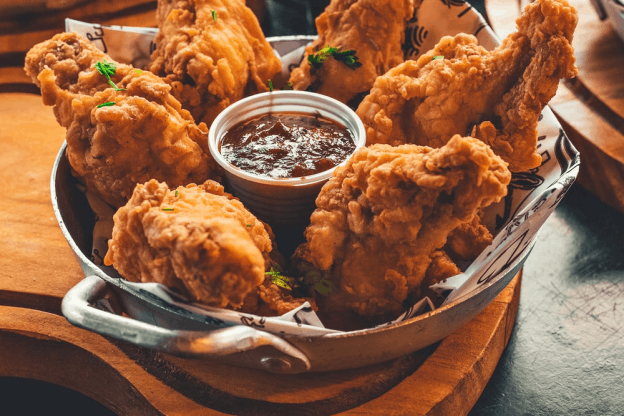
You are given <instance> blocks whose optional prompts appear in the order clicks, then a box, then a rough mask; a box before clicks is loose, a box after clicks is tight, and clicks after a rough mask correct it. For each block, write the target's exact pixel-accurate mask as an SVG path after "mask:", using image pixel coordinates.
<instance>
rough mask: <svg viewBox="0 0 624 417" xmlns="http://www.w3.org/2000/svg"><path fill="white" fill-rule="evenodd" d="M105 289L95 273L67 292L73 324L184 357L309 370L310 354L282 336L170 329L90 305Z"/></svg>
mask: <svg viewBox="0 0 624 417" xmlns="http://www.w3.org/2000/svg"><path fill="white" fill-rule="evenodd" d="M106 292H107V283H106V281H104V280H103V279H101V278H99V277H97V276H95V275H93V276H89V277H86V278H85V279H83V280H82V281H81V282H79V283H78V284H77V285H76V286H75V287H73V288H72V289H71V290H69V291H68V292H67V294H66V295H65V297H64V298H63V303H62V306H61V309H62V312H63V315H64V316H65V318H66V319H67V321H69V322H70V323H71V324H73V325H75V326H77V327H81V328H83V329H86V330H90V331H93V332H96V333H99V334H101V335H105V336H110V337H113V338H115V339H119V340H123V341H126V342H130V343H133V344H135V345H139V346H143V347H146V348H151V349H157V350H161V351H164V352H167V353H171V354H173V355H177V356H183V357H195V358H213V359H214V358H223V357H226V356H229V355H236V357H237V358H236V362H237V363H239V364H240V362H241V361H244V362H246V365H248V366H252V367H255V368H260V369H264V370H267V371H270V372H276V373H299V372H305V371H308V370H310V361H309V360H308V358H307V356H306V355H305V354H304V353H303V352H301V350H299V349H297V348H296V347H295V346H293V345H292V344H290V343H288V342H286V341H285V340H284V339H282V338H280V337H277V336H275V335H272V334H270V333H267V332H264V331H261V330H257V329H254V328H252V327H248V326H242V325H237V326H232V327H227V328H223V329H218V330H213V331H187V330H171V329H166V328H162V327H158V326H154V325H152V324H148V323H144V322H142V321H138V320H134V319H132V318H129V317H124V316H121V315H117V314H114V313H112V312H107V311H103V310H100V309H97V308H94V307H92V305H93V304H94V303H95V302H96V301H97V300H99V299H102V298H103V297H104V295H105V294H106Z"/></svg>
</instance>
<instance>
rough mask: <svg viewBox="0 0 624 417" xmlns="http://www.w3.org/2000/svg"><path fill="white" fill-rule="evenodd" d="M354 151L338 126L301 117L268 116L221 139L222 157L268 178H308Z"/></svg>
mask: <svg viewBox="0 0 624 417" xmlns="http://www.w3.org/2000/svg"><path fill="white" fill-rule="evenodd" d="M354 150H355V142H354V139H353V135H352V134H351V132H349V130H348V129H347V128H346V127H344V126H342V125H341V124H339V123H336V122H334V121H332V120H329V119H325V118H322V117H320V115H307V114H302V113H278V114H271V113H270V114H266V115H263V116H260V117H257V118H254V119H250V120H247V121H244V122H241V123H239V124H237V125H234V127H232V128H231V129H230V130H228V131H227V132H225V135H224V136H223V137H222V138H221V143H220V151H221V155H223V157H224V158H225V160H226V161H228V162H229V163H230V164H232V165H234V166H235V167H237V168H239V169H241V170H244V171H246V172H249V173H252V174H257V175H261V176H264V177H269V178H295V177H305V176H309V175H313V174H317V173H319V172H323V171H327V170H328V169H331V168H333V167H335V166H336V165H339V164H340V163H342V162H343V161H344V160H346V159H347V158H348V157H349V156H350V155H351V154H352V153H353V151H354Z"/></svg>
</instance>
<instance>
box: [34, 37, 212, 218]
mask: <svg viewBox="0 0 624 417" xmlns="http://www.w3.org/2000/svg"><path fill="white" fill-rule="evenodd" d="M103 60H106V62H108V63H112V62H113V61H112V60H111V59H110V58H109V57H108V56H107V55H105V54H104V53H103V52H101V51H100V50H99V49H97V48H96V47H95V46H94V45H93V44H92V43H90V42H89V41H87V40H85V39H83V38H82V37H81V36H79V35H77V34H75V33H62V34H59V35H56V36H54V37H53V38H52V39H51V40H48V41H45V42H42V43H40V44H38V45H35V46H34V47H33V48H32V49H31V50H30V52H28V54H27V56H26V66H25V71H26V73H27V74H28V75H29V76H30V77H32V79H33V82H35V83H36V84H37V86H39V88H41V95H42V97H43V102H44V104H46V105H48V106H54V114H55V116H56V119H57V120H58V122H59V124H60V125H61V126H63V127H65V128H67V136H66V140H67V158H68V160H69V163H70V165H71V166H72V168H73V170H74V171H75V172H74V174H75V175H77V176H78V177H79V178H81V179H82V180H83V181H84V182H85V184H86V187H87V190H89V191H92V192H95V193H97V194H99V195H100V196H102V198H103V199H104V200H105V201H106V202H107V203H108V204H111V205H112V206H115V207H120V206H122V205H124V204H125V203H126V202H127V201H128V199H129V198H130V196H131V195H132V191H133V190H134V187H135V185H136V184H137V183H143V182H146V181H148V180H150V179H152V178H155V179H157V180H159V181H165V182H167V184H169V185H171V186H172V187H176V186H179V185H186V184H188V183H191V182H204V181H205V180H206V179H208V178H212V179H219V178H220V170H219V168H218V165H217V164H216V162H215V161H214V159H213V158H212V156H211V155H210V152H209V150H208V144H207V128H206V125H204V124H200V125H199V126H197V125H196V124H195V122H194V121H193V118H192V117H191V114H190V113H189V112H188V111H186V110H184V109H182V107H181V105H180V103H179V102H178V101H177V100H176V99H175V98H174V97H173V96H172V95H171V94H170V90H171V87H170V86H169V85H168V84H167V83H165V82H164V81H162V80H161V79H160V78H159V77H157V76H155V75H154V74H152V73H150V72H148V71H143V72H140V71H135V69H134V68H132V67H131V66H129V65H124V64H116V70H115V74H114V75H113V76H112V77H111V78H112V81H113V82H114V83H115V84H116V85H117V87H118V88H122V90H119V91H116V90H115V89H114V88H113V87H112V86H111V85H110V84H109V83H108V80H107V78H106V77H105V76H104V75H102V74H100V73H99V72H98V71H97V70H96V69H95V63H96V62H98V61H100V62H102V61H103ZM104 103H114V104H112V105H108V106H106V105H105V106H103V107H98V106H100V105H102V104H104Z"/></svg>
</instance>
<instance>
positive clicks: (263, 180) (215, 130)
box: [208, 90, 366, 186]
mask: <svg viewBox="0 0 624 417" xmlns="http://www.w3.org/2000/svg"><path fill="white" fill-rule="evenodd" d="M271 97H272V98H277V99H280V98H288V99H291V100H292V101H293V103H296V104H298V105H300V106H309V108H310V114H314V113H315V112H318V111H319V110H321V111H323V110H325V109H324V108H322V107H320V106H319V105H318V104H319V103H323V104H325V105H329V106H331V108H332V109H334V110H335V111H338V110H339V111H340V112H341V113H343V116H344V118H345V119H347V120H350V121H351V122H352V123H351V124H352V126H345V127H346V128H347V129H348V130H349V131H350V132H351V134H352V135H353V137H354V142H355V149H354V150H353V152H351V154H349V156H348V157H347V158H345V160H344V161H342V162H341V163H340V164H338V165H336V166H335V167H333V168H330V169H328V170H326V171H323V172H319V173H317V174H313V175H308V176H305V177H293V178H269V177H265V176H261V175H257V174H253V173H250V172H247V171H244V170H242V169H240V168H237V167H235V166H234V165H232V164H230V163H229V162H227V161H226V160H225V158H224V157H223V155H221V152H219V142H220V140H221V137H222V136H223V134H224V133H225V131H226V130H227V129H223V128H222V126H224V125H225V126H227V127H228V128H229V127H230V126H229V125H227V121H228V120H230V119H231V118H232V117H233V115H235V114H237V113H239V112H240V111H244V109H245V107H247V106H249V105H250V104H251V103H255V102H261V103H262V102H264V101H266V100H267V99H270V98H271ZM315 103H316V104H317V105H316V106H315V105H314V104H315ZM270 106H271V104H270V103H269V104H267V105H266V110H267V111H266V112H261V113H259V114H258V115H256V116H250V117H247V118H243V119H242V120H248V119H250V118H252V117H257V116H261V115H263V114H266V113H268V112H269V108H270ZM317 107H318V108H317ZM280 112H281V111H280ZM298 112H300V111H298ZM323 116H325V117H328V118H330V119H332V120H335V121H337V122H339V123H341V124H345V123H344V121H341V120H336V119H335V118H333V117H331V116H327V115H323ZM235 123H238V121H237V122H235ZM235 123H232V125H233V124H235ZM353 127H355V129H354V128H353ZM354 130H355V131H354ZM364 146H366V129H365V128H364V124H363V123H362V120H361V119H360V117H359V116H358V115H357V114H356V113H355V112H354V111H353V110H352V109H351V108H350V107H348V106H347V105H346V104H344V103H342V102H340V101H338V100H336V99H334V98H331V97H329V96H325V95H321V94H318V93H311V92H308V91H297V90H279V91H270V92H265V93H260V94H256V95H253V96H250V97H246V98H244V99H242V100H239V101H237V102H236V103H234V104H232V105H230V106H229V107H227V108H226V109H225V110H223V111H222V112H221V113H219V115H218V116H217V117H216V118H215V120H214V121H213V122H212V124H211V125H210V130H209V132H208V148H209V149H210V153H211V154H212V157H213V158H214V159H215V161H217V163H218V164H219V165H220V166H221V167H222V168H223V169H224V170H226V171H227V173H229V174H231V175H235V176H237V177H239V178H241V179H245V180H247V181H252V182H255V183H260V184H267V185H277V186H305V185H310V184H314V183H317V182H320V181H325V180H327V179H328V178H330V177H331V176H332V175H333V172H334V170H335V169H336V168H338V167H339V166H343V165H344V164H346V162H347V160H348V159H349V158H350V157H351V156H352V155H353V154H354V153H355V152H356V151H357V150H358V149H360V148H362V147H364Z"/></svg>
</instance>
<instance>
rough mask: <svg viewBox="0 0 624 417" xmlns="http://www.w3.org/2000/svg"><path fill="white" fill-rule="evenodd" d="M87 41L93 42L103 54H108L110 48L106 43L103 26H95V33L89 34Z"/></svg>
mask: <svg viewBox="0 0 624 417" xmlns="http://www.w3.org/2000/svg"><path fill="white" fill-rule="evenodd" d="M87 39H89V40H90V41H91V42H93V43H94V44H95V45H96V46H97V47H98V48H99V49H101V50H102V52H104V53H105V54H106V53H108V48H107V47H106V43H105V42H104V28H102V26H101V25H93V32H87ZM98 43H99V45H98Z"/></svg>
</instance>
